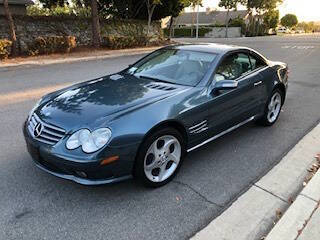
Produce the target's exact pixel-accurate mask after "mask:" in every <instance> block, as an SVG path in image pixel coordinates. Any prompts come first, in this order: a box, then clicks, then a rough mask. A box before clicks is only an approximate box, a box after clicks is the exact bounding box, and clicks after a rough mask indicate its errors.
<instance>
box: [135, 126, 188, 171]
mask: <svg viewBox="0 0 320 240" xmlns="http://www.w3.org/2000/svg"><path fill="white" fill-rule="evenodd" d="M166 127H171V128H174V129H176V130H177V131H178V132H179V133H180V134H181V135H182V137H183V138H184V140H185V144H186V147H187V146H188V133H187V130H186V128H185V126H184V125H183V124H182V123H181V122H179V121H177V120H166V121H163V122H160V123H158V124H157V125H155V126H154V127H152V128H151V129H150V130H149V131H148V132H147V133H146V134H145V135H144V137H143V139H142V141H141V142H140V145H139V147H138V151H137V152H136V156H135V162H134V166H133V173H134V172H135V171H134V169H135V166H136V162H137V157H138V154H139V152H140V150H141V146H142V144H143V143H144V141H145V140H146V139H147V138H148V137H149V136H150V135H151V134H153V133H154V132H156V131H158V130H160V129H163V128H166Z"/></svg>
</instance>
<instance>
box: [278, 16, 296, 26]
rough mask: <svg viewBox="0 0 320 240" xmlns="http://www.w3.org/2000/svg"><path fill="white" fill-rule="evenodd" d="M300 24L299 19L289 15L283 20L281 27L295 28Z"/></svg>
mask: <svg viewBox="0 0 320 240" xmlns="http://www.w3.org/2000/svg"><path fill="white" fill-rule="evenodd" d="M297 24H298V18H297V16H296V15H294V14H287V15H285V16H284V17H283V18H281V25H282V26H284V27H288V28H293V27H294V26H296V25H297Z"/></svg>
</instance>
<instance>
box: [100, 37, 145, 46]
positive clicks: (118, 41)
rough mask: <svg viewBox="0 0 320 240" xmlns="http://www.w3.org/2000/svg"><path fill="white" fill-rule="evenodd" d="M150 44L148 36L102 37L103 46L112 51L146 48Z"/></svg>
mask: <svg viewBox="0 0 320 240" xmlns="http://www.w3.org/2000/svg"><path fill="white" fill-rule="evenodd" d="M148 42H149V37H147V36H118V35H107V36H103V37H102V45H103V46H105V47H109V48H112V49H121V48H130V47H141V46H146V45H147V43H148Z"/></svg>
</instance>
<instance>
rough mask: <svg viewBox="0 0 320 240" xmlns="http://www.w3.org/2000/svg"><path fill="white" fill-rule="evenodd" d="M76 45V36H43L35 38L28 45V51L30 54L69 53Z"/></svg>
mask: <svg viewBox="0 0 320 240" xmlns="http://www.w3.org/2000/svg"><path fill="white" fill-rule="evenodd" d="M76 45H77V44H76V38H75V37H73V36H43V37H37V38H36V39H34V41H33V42H32V44H30V45H29V46H28V48H29V50H28V51H29V54H30V55H38V54H51V53H61V52H62V53H69V52H70V51H71V49H73V48H75V47H76Z"/></svg>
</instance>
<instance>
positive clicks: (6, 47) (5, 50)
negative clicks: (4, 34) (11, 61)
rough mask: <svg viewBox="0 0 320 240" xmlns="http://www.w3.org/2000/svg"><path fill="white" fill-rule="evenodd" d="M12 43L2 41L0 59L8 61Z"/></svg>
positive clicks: (0, 40)
mask: <svg viewBox="0 0 320 240" xmlns="http://www.w3.org/2000/svg"><path fill="white" fill-rule="evenodd" d="M11 46H12V42H11V41H9V40H7V39H0V59H6V58H8V56H9V55H10V53H11Z"/></svg>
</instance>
